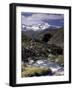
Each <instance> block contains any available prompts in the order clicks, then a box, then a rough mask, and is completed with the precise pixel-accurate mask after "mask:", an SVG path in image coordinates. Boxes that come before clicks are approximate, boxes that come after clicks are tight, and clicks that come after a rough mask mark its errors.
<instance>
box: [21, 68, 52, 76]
mask: <svg viewBox="0 0 73 90" xmlns="http://www.w3.org/2000/svg"><path fill="white" fill-rule="evenodd" d="M51 72H52V71H51V69H50V68H40V67H34V66H32V67H25V66H23V67H22V72H21V77H32V76H41V75H46V74H48V73H51Z"/></svg>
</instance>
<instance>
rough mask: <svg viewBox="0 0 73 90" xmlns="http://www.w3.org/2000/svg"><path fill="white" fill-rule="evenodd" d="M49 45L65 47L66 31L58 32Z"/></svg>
mask: <svg viewBox="0 0 73 90" xmlns="http://www.w3.org/2000/svg"><path fill="white" fill-rule="evenodd" d="M48 44H55V45H57V46H61V47H64V29H63V28H61V29H60V30H58V31H57V32H56V33H55V34H54V35H53V37H52V38H51V39H50V41H48Z"/></svg>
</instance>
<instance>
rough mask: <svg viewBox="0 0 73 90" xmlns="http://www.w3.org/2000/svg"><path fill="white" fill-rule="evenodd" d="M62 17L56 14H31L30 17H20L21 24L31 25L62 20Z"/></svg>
mask: <svg viewBox="0 0 73 90" xmlns="http://www.w3.org/2000/svg"><path fill="white" fill-rule="evenodd" d="M63 18H64V16H63V15H56V14H32V15H31V16H28V17H27V16H24V15H22V24H26V25H32V24H41V23H44V20H57V19H63Z"/></svg>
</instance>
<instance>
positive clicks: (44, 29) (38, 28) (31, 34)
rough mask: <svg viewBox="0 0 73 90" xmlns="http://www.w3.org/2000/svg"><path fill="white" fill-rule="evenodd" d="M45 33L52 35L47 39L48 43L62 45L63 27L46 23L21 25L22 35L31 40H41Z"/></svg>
mask: <svg viewBox="0 0 73 90" xmlns="http://www.w3.org/2000/svg"><path fill="white" fill-rule="evenodd" d="M46 34H48V35H49V34H50V35H51V36H52V37H51V38H50V39H49V40H48V41H47V43H48V44H55V45H58V46H61V47H62V48H63V47H64V45H63V44H64V27H60V26H53V25H49V24H47V23H44V24H38V25H22V35H23V36H26V37H27V38H30V39H32V40H40V41H42V40H43V38H44V36H45V35H46Z"/></svg>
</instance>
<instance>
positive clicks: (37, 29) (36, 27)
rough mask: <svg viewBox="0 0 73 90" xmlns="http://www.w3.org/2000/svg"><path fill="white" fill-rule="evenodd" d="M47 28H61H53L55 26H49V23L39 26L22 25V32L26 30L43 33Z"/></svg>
mask: <svg viewBox="0 0 73 90" xmlns="http://www.w3.org/2000/svg"><path fill="white" fill-rule="evenodd" d="M47 28H53V29H55V28H60V26H53V25H49V24H48V23H43V24H37V25H25V24H22V30H23V31H26V30H33V31H41V30H44V29H47Z"/></svg>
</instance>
